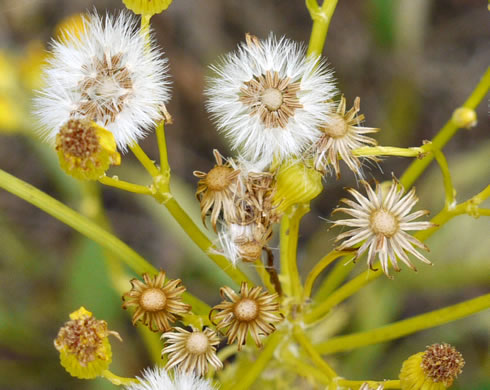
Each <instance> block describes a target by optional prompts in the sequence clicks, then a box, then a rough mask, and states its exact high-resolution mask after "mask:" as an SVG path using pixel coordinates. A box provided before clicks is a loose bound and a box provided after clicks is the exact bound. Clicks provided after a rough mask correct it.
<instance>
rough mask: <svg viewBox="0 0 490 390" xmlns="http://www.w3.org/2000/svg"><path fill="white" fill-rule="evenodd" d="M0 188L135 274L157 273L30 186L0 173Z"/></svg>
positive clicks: (198, 307) (200, 308) (200, 309)
mask: <svg viewBox="0 0 490 390" xmlns="http://www.w3.org/2000/svg"><path fill="white" fill-rule="evenodd" d="M0 188H4V189H5V190H7V191H9V192H11V193H12V194H14V195H16V196H18V197H19V198H21V199H24V200H25V201H27V202H29V203H31V204H32V205H34V206H36V207H38V208H40V209H41V210H43V211H45V212H46V213H48V214H49V215H51V216H53V217H54V218H56V219H58V220H60V221H61V222H63V223H65V224H66V225H68V226H70V227H71V228H73V229H75V230H76V231H78V232H79V233H81V234H83V235H84V236H86V237H88V238H90V239H91V240H93V241H95V242H96V243H98V244H99V245H100V246H102V247H103V248H105V249H107V250H109V251H110V252H112V253H114V254H115V255H116V256H117V257H118V258H119V259H121V261H123V262H124V263H125V264H126V265H127V266H128V267H129V268H131V269H132V270H133V271H134V272H136V273H137V274H142V273H145V272H147V273H150V274H153V275H154V274H156V273H158V271H157V269H156V268H155V267H154V266H153V265H152V264H150V263H149V262H148V261H147V260H145V259H144V258H143V257H142V256H141V255H140V254H138V253H137V252H135V251H134V250H133V249H132V248H130V247H129V246H128V245H126V244H125V243H124V242H122V241H121V240H120V239H119V238H117V237H116V236H114V235H112V234H111V233H109V232H107V231H106V230H105V229H102V228H101V227H100V226H98V225H97V224H96V223H95V222H93V221H91V220H90V219H89V218H87V217H84V216H83V215H81V214H79V213H77V212H76V211H75V210H73V209H71V208H69V207H68V206H66V205H64V204H63V203H61V202H60V201H58V200H56V199H54V198H52V197H51V196H49V195H48V194H46V193H44V192H42V191H40V190H38V189H37V188H35V187H33V186H31V185H30V184H28V183H26V182H24V181H22V180H20V179H18V178H16V177H15V176H12V175H10V174H9V173H7V172H5V171H3V170H1V169H0ZM184 301H186V302H187V303H189V304H190V305H192V310H193V311H194V312H195V313H199V314H207V313H209V310H210V307H209V306H208V305H207V304H205V303H204V302H202V301H200V300H199V299H197V298H195V297H193V296H192V295H191V294H185V296H184Z"/></svg>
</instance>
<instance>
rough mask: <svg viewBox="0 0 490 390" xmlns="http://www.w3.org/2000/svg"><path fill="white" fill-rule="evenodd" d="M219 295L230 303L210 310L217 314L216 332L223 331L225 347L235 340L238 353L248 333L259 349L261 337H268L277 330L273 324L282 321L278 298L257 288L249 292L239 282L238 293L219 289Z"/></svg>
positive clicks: (224, 302)
mask: <svg viewBox="0 0 490 390" xmlns="http://www.w3.org/2000/svg"><path fill="white" fill-rule="evenodd" d="M220 293H221V296H222V297H223V298H224V299H226V298H227V299H229V301H227V300H225V301H223V302H222V303H220V304H218V305H216V306H215V307H214V308H213V311H217V313H216V314H214V315H213V316H212V320H213V321H216V323H217V325H216V328H217V329H218V330H220V329H226V336H227V337H228V344H232V343H233V342H235V340H237V342H238V350H240V349H241V348H242V346H243V345H245V343H246V341H247V334H248V332H249V331H250V334H251V336H252V338H253V339H254V341H255V343H256V344H257V346H258V347H262V342H261V340H260V335H264V336H268V335H270V334H271V333H272V332H274V330H275V329H276V328H275V327H274V323H277V322H279V321H280V320H281V316H280V315H279V313H278V311H279V303H278V295H277V294H269V293H267V292H265V291H262V288H261V287H259V286H255V287H253V288H252V289H249V287H248V285H247V284H246V283H242V285H241V288H240V293H239V294H237V293H235V292H234V291H233V290H232V289H231V288H230V287H223V288H221V290H220Z"/></svg>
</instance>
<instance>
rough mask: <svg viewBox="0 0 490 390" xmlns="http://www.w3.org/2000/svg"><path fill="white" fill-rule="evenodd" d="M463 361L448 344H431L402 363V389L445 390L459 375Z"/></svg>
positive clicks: (459, 354)
mask: <svg viewBox="0 0 490 390" xmlns="http://www.w3.org/2000/svg"><path fill="white" fill-rule="evenodd" d="M464 363H465V362H464V359H463V356H462V355H461V353H459V352H458V351H457V350H456V349H455V348H454V347H452V346H451V345H449V344H445V343H443V344H433V345H430V346H428V347H427V349H426V350H425V351H424V352H419V353H416V354H415V355H412V356H410V357H409V358H408V359H407V360H405V361H404V362H403V366H402V369H401V371H400V384H401V388H402V389H410V390H424V389H431V390H445V389H447V388H449V387H451V385H452V384H453V382H454V380H455V379H456V377H457V376H458V375H459V374H461V372H462V369H463V366H464Z"/></svg>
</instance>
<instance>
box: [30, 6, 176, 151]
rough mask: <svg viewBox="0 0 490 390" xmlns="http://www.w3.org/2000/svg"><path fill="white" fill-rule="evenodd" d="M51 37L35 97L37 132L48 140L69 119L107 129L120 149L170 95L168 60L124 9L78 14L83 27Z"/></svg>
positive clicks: (141, 133)
mask: <svg viewBox="0 0 490 390" xmlns="http://www.w3.org/2000/svg"><path fill="white" fill-rule="evenodd" d="M63 36H64V39H63V40H60V41H53V43H52V53H51V56H50V58H49V60H48V64H47V66H46V67H45V69H44V74H43V77H44V79H45V85H46V87H45V88H44V89H43V90H41V91H39V92H38V96H37V98H36V99H35V106H36V114H37V116H38V117H39V120H40V123H41V125H42V126H43V129H42V133H43V135H44V136H45V137H46V138H47V139H48V140H53V139H54V138H55V137H56V134H57V133H58V132H59V130H60V127H61V126H63V125H64V124H65V123H66V122H67V121H68V120H70V119H87V120H91V121H94V122H96V123H97V124H98V125H100V126H103V127H105V128H107V129H108V130H109V131H111V132H112V133H113V134H114V138H115V139H116V143H117V145H118V146H119V148H121V149H122V150H125V149H126V148H127V146H128V145H129V144H131V143H134V142H136V141H137V140H138V139H140V138H141V137H143V136H144V134H145V132H146V129H147V128H148V127H150V126H152V125H154V123H155V121H157V120H159V119H160V118H161V110H160V108H161V106H162V105H163V104H165V103H166V102H167V101H168V100H169V99H170V91H169V82H168V75H167V70H168V69H167V60H166V59H164V58H163V57H162V55H161V52H160V51H159V50H158V49H157V48H156V45H155V42H154V39H153V38H152V37H151V36H147V35H146V36H145V34H143V33H142V31H141V29H140V27H139V25H138V23H137V21H136V19H135V18H133V17H131V16H130V15H129V13H127V12H121V13H120V14H119V15H117V16H111V15H106V16H105V17H101V16H99V15H97V14H96V13H93V14H90V15H86V16H85V17H84V18H83V29H82V31H80V29H79V30H77V31H76V32H72V31H70V30H65V32H64V35H63Z"/></svg>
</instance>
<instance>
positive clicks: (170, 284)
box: [123, 271, 191, 332]
mask: <svg viewBox="0 0 490 390" xmlns="http://www.w3.org/2000/svg"><path fill="white" fill-rule="evenodd" d="M143 280H144V282H141V281H139V280H138V279H132V280H131V285H132V288H131V290H130V291H128V292H127V293H125V294H124V295H123V301H124V303H123V308H124V309H126V308H128V307H135V308H136V310H135V312H134V314H133V325H136V323H137V322H138V321H141V322H143V324H145V325H147V326H148V327H149V328H150V330H152V331H154V332H157V331H160V332H165V331H167V330H169V329H170V328H171V325H170V323H171V322H174V321H176V320H177V318H179V316H181V315H184V314H186V313H187V312H188V311H189V310H190V309H191V307H190V305H187V304H185V303H183V302H182V294H183V293H184V291H185V290H186V289H185V287H184V286H182V285H181V281H180V279H175V280H167V282H165V272H163V271H160V272H159V273H158V275H155V276H150V275H148V274H146V273H145V274H143Z"/></svg>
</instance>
